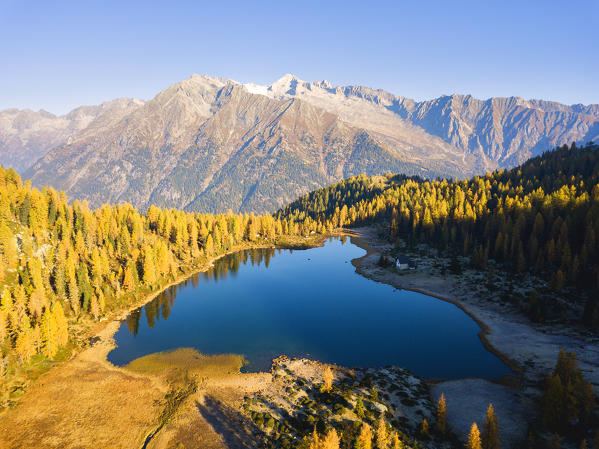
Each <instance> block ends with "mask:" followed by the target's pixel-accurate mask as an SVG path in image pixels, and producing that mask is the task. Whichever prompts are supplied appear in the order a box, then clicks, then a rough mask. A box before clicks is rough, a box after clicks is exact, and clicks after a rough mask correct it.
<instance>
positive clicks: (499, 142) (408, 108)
mask: <svg viewBox="0 0 599 449" xmlns="http://www.w3.org/2000/svg"><path fill="white" fill-rule="evenodd" d="M245 86H246V88H247V89H248V90H250V91H252V92H256V93H261V94H262V95H267V96H270V97H272V98H301V99H303V100H304V101H307V102H310V103H312V104H315V105H317V106H319V107H322V108H324V109H326V110H328V111H330V112H334V113H336V114H338V115H339V116H340V117H341V118H342V119H343V120H345V121H347V122H348V123H352V124H355V125H357V126H363V127H366V128H368V129H372V130H376V131H378V132H380V133H382V134H385V135H396V136H408V135H409V136H414V137H413V138H417V137H416V136H418V137H420V140H427V139H428V140H429V141H430V139H434V137H438V138H440V139H441V140H442V141H443V143H444V144H449V145H451V146H453V147H455V148H460V149H461V150H463V151H464V152H466V153H470V154H473V155H475V156H476V157H477V158H479V160H480V161H481V162H480V163H481V164H482V165H483V166H484V168H486V169H489V168H497V167H504V168H511V167H513V166H516V165H518V164H520V163H522V162H524V161H525V160H527V159H529V158H530V157H532V156H537V155H539V154H541V153H542V152H543V151H545V149H546V148H549V147H552V146H557V145H561V144H564V143H571V142H573V141H581V142H587V141H592V140H597V138H599V105H589V106H584V105H572V106H567V105H563V104H560V103H555V102H550V101H543V100H524V99H522V98H519V97H509V98H490V99H488V100H478V99H476V98H473V97H472V96H470V95H450V96H442V97H439V98H436V99H433V100H429V101H422V102H416V101H414V100H411V99H409V98H405V97H396V96H394V95H393V94H390V93H389V92H385V91H383V90H375V89H370V88H367V87H362V86H342V87H333V86H331V85H330V83H328V82H327V81H317V82H306V81H303V80H300V79H298V78H296V77H294V76H293V75H285V76H284V77H283V78H281V79H280V80H278V81H276V82H275V83H273V84H270V85H268V86H257V85H254V84H246V85H245Z"/></svg>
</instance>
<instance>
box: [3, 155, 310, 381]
mask: <svg viewBox="0 0 599 449" xmlns="http://www.w3.org/2000/svg"><path fill="white" fill-rule="evenodd" d="M313 228H315V224H314V222H312V221H311V220H304V222H303V223H295V222H294V221H293V220H287V219H283V220H279V219H275V218H273V217H272V216H270V215H262V216H255V215H253V214H250V215H248V214H243V215H235V214H232V213H229V214H223V215H210V214H196V213H185V212H182V211H179V210H175V209H170V210H167V209H159V208H157V207H155V206H150V207H149V208H148V210H147V211H146V212H145V213H144V214H142V213H139V212H138V211H137V210H135V209H134V208H133V207H132V206H131V205H129V204H122V205H116V206H109V205H105V206H102V207H100V208H98V209H95V210H90V208H89V207H88V206H87V204H86V203H85V202H78V201H77V200H75V201H73V202H72V203H69V202H68V200H67V198H66V196H65V194H64V193H63V192H57V191H55V190H54V189H52V188H44V189H42V190H38V189H35V188H32V187H31V184H30V183H29V182H25V183H23V181H22V180H21V178H20V177H19V176H18V175H17V174H16V172H15V171H14V170H12V169H8V170H5V169H4V168H1V167H0V252H1V257H0V355H1V358H0V378H2V379H4V378H5V377H10V374H11V373H14V371H15V370H18V369H20V368H21V367H23V366H26V365H27V363H28V362H29V361H31V360H32V358H38V359H39V358H43V359H47V360H52V359H54V358H55V357H57V355H58V353H59V352H60V351H61V348H64V347H65V346H67V345H68V343H69V340H72V337H73V336H74V335H75V334H76V333H77V332H80V328H81V324H82V323H89V322H93V321H98V320H101V319H102V317H104V316H107V315H108V314H109V313H110V312H112V311H117V310H121V309H123V308H126V307H127V306H128V305H129V304H131V303H134V302H135V301H136V300H139V297H140V296H142V295H144V294H147V293H148V292H152V291H154V290H158V289H160V288H161V287H162V286H164V285H166V284H167V283H169V282H173V281H175V280H177V279H179V278H180V277H181V276H182V275H185V274H187V273H191V272H193V271H194V269H195V270H197V267H198V266H199V265H201V264H202V263H205V262H206V261H209V260H211V259H212V258H214V257H215V256H218V255H220V254H223V253H224V252H227V251H230V250H232V249H234V248H238V247H240V245H246V246H252V245H258V244H274V243H276V241H277V239H278V238H279V237H281V236H284V235H297V234H305V235H307V234H309V233H310V232H311V230H312V229H313Z"/></svg>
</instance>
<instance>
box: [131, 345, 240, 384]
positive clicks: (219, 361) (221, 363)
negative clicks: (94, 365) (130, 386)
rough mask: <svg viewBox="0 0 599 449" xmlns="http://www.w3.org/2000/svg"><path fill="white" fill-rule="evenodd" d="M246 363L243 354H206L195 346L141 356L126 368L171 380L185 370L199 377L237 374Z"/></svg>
mask: <svg viewBox="0 0 599 449" xmlns="http://www.w3.org/2000/svg"><path fill="white" fill-rule="evenodd" d="M244 363H245V359H244V358H243V356H242V355H237V354H217V355H204V354H200V353H199V352H198V351H196V350H195V349H193V348H180V349H175V350H174V351H167V352H156V353H154V354H150V355H146V356H144V357H140V358H138V359H135V360H133V361H132V362H131V363H129V364H128V365H127V366H126V367H125V368H126V369H127V370H129V371H133V372H136V373H140V374H150V375H160V376H163V377H165V378H166V379H169V380H170V379H172V378H173V376H174V375H175V376H176V375H177V374H178V373H184V372H187V373H188V374H189V375H192V376H197V377H220V376H226V375H229V374H237V373H238V372H239V370H240V369H241V367H242V366H243V365H244Z"/></svg>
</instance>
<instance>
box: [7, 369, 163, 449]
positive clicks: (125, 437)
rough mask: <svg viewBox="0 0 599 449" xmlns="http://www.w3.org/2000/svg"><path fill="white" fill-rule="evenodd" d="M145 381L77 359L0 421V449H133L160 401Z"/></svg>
mask: <svg viewBox="0 0 599 449" xmlns="http://www.w3.org/2000/svg"><path fill="white" fill-rule="evenodd" d="M163 394H164V393H163V392H162V391H161V389H160V388H159V387H158V386H157V385H156V384H155V383H154V382H153V381H152V380H151V379H147V378H145V379H144V378H143V377H141V376H137V375H133V374H127V373H124V372H122V371H121V370H117V369H109V368H108V367H107V366H106V365H105V364H103V363H98V362H90V361H88V360H83V359H81V358H77V359H74V360H72V361H71V362H69V363H67V364H64V365H62V366H59V367H57V368H56V369H53V370H51V371H50V372H48V373H47V374H45V375H44V376H42V377H41V378H40V379H38V381H37V382H36V383H35V384H33V385H32V387H31V388H30V389H29V390H28V391H27V392H26V393H25V395H24V396H23V398H22V400H21V404H20V405H19V407H18V408H15V409H11V410H8V411H6V412H4V413H3V415H1V416H0V447H2V448H7V449H8V448H34V447H35V448H38V449H41V448H88V447H89V448H91V447H97V448H103V447H106V448H107V447H110V448H135V447H139V442H140V441H143V438H144V436H145V434H146V433H147V432H148V431H149V429H151V427H152V425H153V424H154V421H155V416H156V411H155V409H154V402H155V401H156V400H157V399H159V398H161V397H162V396H163Z"/></svg>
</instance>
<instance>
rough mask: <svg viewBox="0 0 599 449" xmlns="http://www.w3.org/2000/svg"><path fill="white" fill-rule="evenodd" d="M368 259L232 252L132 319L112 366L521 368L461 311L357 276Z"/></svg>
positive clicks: (341, 242)
mask: <svg viewBox="0 0 599 449" xmlns="http://www.w3.org/2000/svg"><path fill="white" fill-rule="evenodd" d="M364 254H365V251H364V250H363V249H361V248H359V247H358V246H356V245H354V244H352V243H351V242H350V239H348V238H346V237H339V238H331V239H329V240H328V241H327V242H326V243H325V245H324V246H323V247H319V248H312V249H308V250H277V249H254V250H248V251H241V252H238V253H235V254H231V255H228V256H225V257H223V258H221V259H219V260H218V261H216V262H215V263H214V266H213V267H212V268H211V269H210V270H209V271H207V272H205V273H200V274H197V275H195V276H193V277H192V278H190V279H188V280H187V281H185V282H183V283H181V284H179V285H177V286H174V287H171V288H169V289H167V290H166V291H164V292H163V293H161V294H160V295H158V297H156V298H155V299H154V300H152V301H151V302H149V303H148V304H146V305H145V306H144V307H142V308H140V309H138V310H136V311H134V312H133V313H131V315H129V317H128V318H127V319H126V320H124V321H123V322H122V325H121V327H120V328H119V330H118V331H117V333H116V334H115V341H116V344H117V348H116V349H114V350H113V351H111V352H110V354H109V355H108V360H109V361H110V362H112V363H114V364H115V365H124V364H127V363H129V362H130V361H131V360H133V359H136V358H138V357H141V356H144V355H147V354H151V353H154V352H158V351H166V350H171V349H176V348H181V347H193V348H196V349H197V350H198V351H199V352H201V353H204V354H218V353H235V354H243V355H244V356H245V357H246V359H247V361H248V365H247V366H246V367H245V368H244V369H245V370H246V371H268V370H269V369H270V363H271V360H272V359H273V358H274V357H277V356H279V355H281V354H285V355H288V356H290V357H308V358H311V359H315V360H320V361H323V362H328V363H334V364H337V365H342V366H347V367H365V366H387V365H396V366H401V367H404V368H408V369H409V370H411V371H412V372H414V373H415V374H416V375H418V376H421V377H424V378H440V379H455V378H463V377H482V378H487V379H497V378H499V377H501V376H502V375H504V374H507V373H510V372H511V371H510V370H509V368H508V367H507V366H506V365H505V364H503V362H501V360H499V359H498V358H497V357H496V356H495V355H494V354H492V353H490V352H489V351H487V350H486V349H485V348H484V346H483V345H482V343H481V341H480V339H479V337H478V333H479V332H480V330H481V329H480V327H479V326H478V324H477V323H476V322H475V321H474V320H473V319H472V318H470V317H469V316H468V315H467V314H466V313H464V312H463V311H462V310H461V309H460V308H458V307H457V306H455V305H453V304H451V303H448V302H445V301H442V300H439V299H437V298H433V297H430V296H427V295H424V294H421V293H416V292H411V291H407V290H398V289H396V288H394V287H392V286H390V285H386V284H381V283H378V282H374V281H372V280H369V279H367V278H365V277H363V276H361V275H359V274H357V273H356V272H355V268H354V266H353V265H352V264H351V260H352V259H355V258H357V257H361V256H362V255H364Z"/></svg>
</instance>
